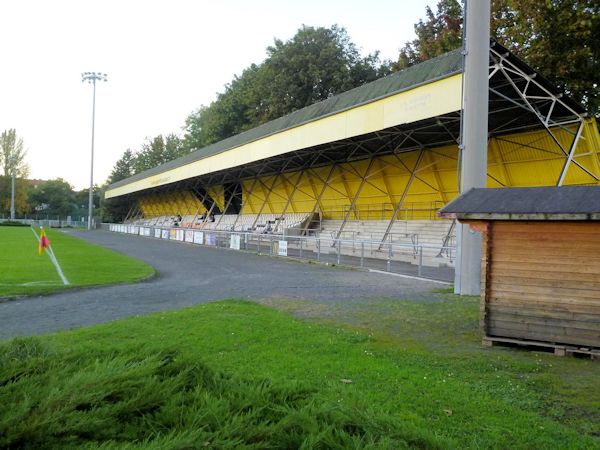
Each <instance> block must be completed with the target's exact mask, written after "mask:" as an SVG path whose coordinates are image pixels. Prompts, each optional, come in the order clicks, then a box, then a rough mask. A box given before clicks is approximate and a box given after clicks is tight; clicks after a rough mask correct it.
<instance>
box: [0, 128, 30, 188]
mask: <svg viewBox="0 0 600 450" xmlns="http://www.w3.org/2000/svg"><path fill="white" fill-rule="evenodd" d="M25 155H26V152H25V149H24V147H23V139H22V138H20V137H18V136H17V131H16V130H15V129H14V128H11V129H10V130H4V131H3V132H2V134H1V135H0V166H2V168H3V169H4V176H5V177H8V176H12V169H13V167H14V168H15V170H16V176H17V177H20V178H26V177H27V175H28V173H29V167H28V166H27V163H26V162H25Z"/></svg>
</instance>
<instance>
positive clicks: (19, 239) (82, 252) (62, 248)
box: [0, 227, 154, 298]
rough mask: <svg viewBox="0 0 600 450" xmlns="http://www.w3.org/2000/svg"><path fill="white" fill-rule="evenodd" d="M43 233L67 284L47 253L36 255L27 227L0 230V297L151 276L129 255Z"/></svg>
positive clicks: (55, 233)
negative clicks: (47, 238)
mask: <svg viewBox="0 0 600 450" xmlns="http://www.w3.org/2000/svg"><path fill="white" fill-rule="evenodd" d="M36 233H38V234H39V230H38V229H36ZM47 234H48V237H49V239H50V242H51V245H52V248H53V250H54V253H55V255H56V258H57V260H58V262H59V264H60V266H61V268H62V270H63V272H64V274H65V276H66V277H67V279H68V281H69V283H70V285H69V286H64V285H63V283H62V281H61V279H60V277H59V275H58V273H57V272H56V269H55V268H54V265H53V264H52V262H51V261H50V258H49V257H48V255H47V254H43V255H41V256H40V255H38V242H37V240H36V238H35V235H34V234H33V233H32V231H31V229H30V228H29V227H0V298H2V297H14V296H19V295H33V294H46V293H50V292H55V291H58V290H63V289H68V288H73V287H83V286H96V285H102V284H114V283H125V282H133V281H138V280H142V279H144V278H147V277H149V276H151V275H152V274H153V273H154V269H153V268H152V267H151V266H149V265H148V264H145V263H143V262H141V261H138V260H136V259H134V258H131V257H129V256H125V255H121V254H119V253H117V252H114V251H112V250H108V249H106V248H102V247H100V246H97V245H93V244H89V243H87V242H85V241H83V240H81V239H78V238H75V237H73V236H69V235H68V234H65V233H62V232H60V231H55V230H52V229H49V230H47Z"/></svg>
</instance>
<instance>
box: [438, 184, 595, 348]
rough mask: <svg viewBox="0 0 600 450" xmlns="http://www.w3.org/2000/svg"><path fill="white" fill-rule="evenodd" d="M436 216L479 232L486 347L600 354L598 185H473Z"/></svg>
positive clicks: (482, 309) (482, 310)
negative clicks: (514, 346) (530, 347)
mask: <svg viewBox="0 0 600 450" xmlns="http://www.w3.org/2000/svg"><path fill="white" fill-rule="evenodd" d="M440 214H441V215H442V216H443V217H449V218H456V219H458V220H459V221H460V222H462V223H467V224H469V225H470V226H471V228H472V229H474V230H476V231H481V232H482V233H483V255H482V270H481V272H482V283H481V325H482V327H483V331H484V344H486V345H492V344H493V343H494V342H514V343H519V344H525V345H541V346H548V347H552V348H554V349H555V353H557V354H565V353H576V352H579V353H589V354H591V355H594V357H595V356H600V186H565V187H542V188H503V189H472V190H470V191H468V192H466V193H465V194H463V195H461V196H460V197H458V198H457V199H456V200H454V201H453V202H451V203H449V204H448V205H446V206H445V207H444V208H443V209H442V210H441V212H440Z"/></svg>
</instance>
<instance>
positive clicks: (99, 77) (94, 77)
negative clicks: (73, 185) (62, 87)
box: [81, 72, 108, 230]
mask: <svg viewBox="0 0 600 450" xmlns="http://www.w3.org/2000/svg"><path fill="white" fill-rule="evenodd" d="M81 81H82V82H86V81H87V82H88V83H90V84H92V85H93V86H94V96H93V100H92V162H91V169H90V198H89V203H88V226H87V228H88V230H91V229H92V217H93V215H94V128H95V122H96V81H108V78H107V75H106V74H105V73H100V72H83V73H82V74H81Z"/></svg>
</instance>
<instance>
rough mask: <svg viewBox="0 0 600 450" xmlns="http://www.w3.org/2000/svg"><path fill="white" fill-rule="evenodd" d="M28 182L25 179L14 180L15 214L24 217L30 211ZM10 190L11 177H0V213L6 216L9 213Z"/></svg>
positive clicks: (29, 185) (29, 187)
mask: <svg viewBox="0 0 600 450" xmlns="http://www.w3.org/2000/svg"><path fill="white" fill-rule="evenodd" d="M30 189H31V184H30V182H29V181H28V180H27V179H25V178H17V179H16V180H15V212H16V213H17V215H24V214H27V213H29V212H30V211H31V205H30V204H29V190H30ZM11 190H12V176H9V177H6V176H1V175H0V212H1V213H2V214H6V215H8V214H9V213H10V196H11Z"/></svg>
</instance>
